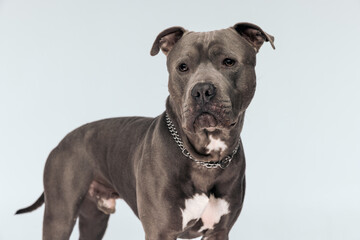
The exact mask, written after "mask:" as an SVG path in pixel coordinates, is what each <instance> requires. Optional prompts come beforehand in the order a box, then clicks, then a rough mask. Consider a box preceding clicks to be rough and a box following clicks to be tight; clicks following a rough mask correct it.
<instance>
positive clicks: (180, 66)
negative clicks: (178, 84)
mask: <svg viewBox="0 0 360 240" xmlns="http://www.w3.org/2000/svg"><path fill="white" fill-rule="evenodd" d="M178 69H179V71H180V72H187V71H189V67H188V65H186V64H185V63H181V64H180V65H179V66H178Z"/></svg>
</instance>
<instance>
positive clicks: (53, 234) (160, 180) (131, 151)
mask: <svg viewBox="0 0 360 240" xmlns="http://www.w3.org/2000/svg"><path fill="white" fill-rule="evenodd" d="M264 42H270V44H271V45H272V47H273V48H274V49H275V47H274V37H273V36H271V35H269V34H267V33H266V32H264V31H263V30H262V29H261V28H260V27H258V26H257V25H254V24H251V23H237V24H235V25H234V26H233V27H230V28H227V29H222V30H217V31H211V32H192V31H188V30H185V29H184V28H182V27H171V28H168V29H166V30H164V31H162V32H161V33H160V34H159V35H158V36H157V37H156V39H155V41H154V43H153V46H152V49H151V52H150V53H151V55H152V56H154V55H157V54H158V53H159V51H160V50H161V51H162V52H163V53H164V54H165V55H166V57H167V69H168V72H169V80H168V89H169V93H170V94H169V96H168V98H167V100H166V111H165V112H164V113H162V114H161V115H160V116H158V117H156V118H145V117H121V118H111V119H105V120H100V121H96V122H92V123H88V124H85V125H83V126H81V127H79V128H77V129H76V130H74V131H72V132H70V133H69V134H68V135H67V136H66V137H65V138H64V139H63V140H62V141H61V142H60V143H59V145H58V146H57V147H56V148H55V149H54V150H52V152H51V153H50V154H49V157H48V159H47V161H46V164H45V170H44V192H43V194H42V195H41V196H40V198H39V199H38V200H37V201H36V202H35V203H34V204H33V205H31V206H30V207H27V208H24V209H21V210H18V212H17V214H20V213H24V212H30V211H32V210H34V209H36V208H38V207H39V206H41V205H42V204H43V203H45V213H44V220H43V239H44V240H50V239H52V240H57V239H58V240H64V239H69V237H70V234H71V232H72V229H73V227H74V224H75V222H76V220H77V219H78V218H79V228H80V239H86V240H92V239H102V237H103V235H104V233H105V230H106V227H107V223H108V220H109V216H110V214H112V213H114V212H115V205H116V201H115V200H116V199H118V198H120V199H123V200H124V201H125V202H126V203H127V204H128V205H129V206H130V208H131V209H132V211H133V212H134V213H135V215H136V216H137V217H138V218H139V219H140V220H141V223H142V225H143V228H144V231H145V238H146V240H174V239H177V238H186V239H191V238H197V237H201V236H202V239H206V240H216V239H217V240H226V239H229V231H230V229H231V228H232V226H233V225H234V223H235V221H236V219H237V218H238V216H239V214H240V212H241V209H242V205H243V200H244V194H245V157H244V151H243V146H242V143H241V138H240V133H241V130H242V127H243V123H244V116H245V111H246V109H247V107H248V106H249V104H250V102H251V100H252V98H253V96H254V93H255V88H256V76H255V69H254V68H255V64H256V54H257V52H258V51H259V49H260V47H261V46H262V44H263V43H264Z"/></svg>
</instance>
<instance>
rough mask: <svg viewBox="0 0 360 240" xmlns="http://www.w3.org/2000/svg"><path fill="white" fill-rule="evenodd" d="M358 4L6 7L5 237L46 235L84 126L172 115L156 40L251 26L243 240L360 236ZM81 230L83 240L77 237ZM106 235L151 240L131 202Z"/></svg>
mask: <svg viewBox="0 0 360 240" xmlns="http://www.w3.org/2000/svg"><path fill="white" fill-rule="evenodd" d="M359 13H360V1H359V0H345V1H325V0H323V1H317V0H306V1H266V0H263V1H259V0H255V1H254V0H253V1H246V2H245V1H235V0H234V1H209V0H207V1H195V0H191V1H188V0H183V1H171V0H164V1H145V0H144V1H120V0H118V1H115V0H106V1H93V0H87V1H85V0H43V1H41V0H33V1H29V0H2V1H0V111H1V118H0V161H1V162H0V184H1V185H0V187H1V193H0V239H1V240H3V239H4V240H8V239H25V238H26V239H40V238H41V224H42V214H43V210H44V208H43V207H42V208H40V209H38V210H37V211H35V212H33V213H31V214H26V215H21V216H14V215H13V214H14V212H15V210H17V209H18V208H21V207H25V206H28V205H30V204H32V203H33V202H34V201H35V200H36V199H37V198H38V196H39V195H40V194H41V192H42V174H43V167H44V163H45V160H46V157H47V155H48V153H49V152H50V151H51V149H52V148H54V147H55V146H56V145H57V143H58V142H59V141H60V140H61V139H62V137H63V136H65V134H67V133H68V132H69V131H71V130H72V129H74V128H76V127H78V126H80V125H82V124H84V123H87V122H91V121H94V120H98V119H102V118H108V117H115V116H133V115H142V116H156V115H158V114H160V113H162V111H164V109H165V98H166V96H167V95H168V92H167V71H166V67H165V57H164V56H163V55H162V54H159V55H158V56H156V57H150V55H149V52H150V48H151V45H152V43H153V41H154V39H155V37H156V35H157V34H158V33H159V32H160V31H162V30H163V29H165V28H167V27H170V26H175V25H180V26H183V27H185V28H187V29H189V30H194V31H210V30H215V29H221V28H226V27H229V26H232V25H234V24H235V23H237V22H241V21H248V22H253V23H255V24H258V25H259V26H261V27H262V28H263V29H264V30H265V31H266V32H268V33H270V34H272V35H274V36H275V45H276V47H277V49H276V50H275V51H273V50H272V49H271V47H270V44H265V45H264V46H263V47H262V49H261V50H260V53H259V54H258V61H257V68H256V70H257V79H258V87H257V92H256V94H255V98H254V100H253V102H252V104H251V105H250V107H249V109H248V112H247V116H246V121H245V126H244V130H243V132H242V138H243V143H244V148H245V153H246V157H247V192H246V199H245V205H244V209H243V211H242V214H241V215H240V218H239V219H238V221H237V223H236V225H235V226H234V228H233V230H232V231H231V234H230V238H231V239H247V240H264V239H266V240H282V239H283V240H288V239H292V240H320V239H321V240H344V239H345V240H359V239H360V229H359V226H360V173H359V172H360V127H359V124H360V111H359V110H360V107H359V103H360V97H359V90H360V70H359V69H360V67H359V65H360V47H359V46H360V25H359V24H360V14H359ZM77 237H78V232H77V229H76V230H75V231H74V234H73V236H72V238H71V239H77ZM105 239H144V234H143V230H142V227H141V224H140V222H139V221H138V220H137V219H136V217H135V216H134V214H133V213H132V212H131V211H130V209H129V208H128V207H127V206H126V205H125V204H124V203H123V202H121V201H120V200H119V201H118V206H117V212H116V214H114V215H113V216H111V218H110V222H109V228H108V230H107V233H106V235H105Z"/></svg>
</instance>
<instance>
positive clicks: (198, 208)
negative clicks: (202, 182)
mask: <svg viewBox="0 0 360 240" xmlns="http://www.w3.org/2000/svg"><path fill="white" fill-rule="evenodd" d="M181 212H182V218H183V221H182V226H183V229H185V227H186V226H187V224H188V223H189V222H190V221H191V220H196V221H197V220H199V219H200V218H201V220H202V222H203V226H202V227H201V228H200V229H199V232H202V231H203V230H206V229H213V228H214V225H215V224H217V223H219V221H220V218H221V217H222V216H223V215H226V214H228V213H229V212H230V211H229V203H228V202H227V201H225V200H224V199H221V198H215V197H214V195H210V198H208V197H207V196H206V194H204V193H203V194H201V195H200V194H195V195H194V196H193V197H192V198H189V199H186V200H185V209H181Z"/></svg>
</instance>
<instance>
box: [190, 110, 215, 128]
mask: <svg viewBox="0 0 360 240" xmlns="http://www.w3.org/2000/svg"><path fill="white" fill-rule="evenodd" d="M193 125H194V130H195V132H198V131H201V130H207V131H209V132H213V131H215V130H216V129H217V128H218V127H219V122H218V120H217V119H216V118H215V116H214V115H212V114H210V113H201V114H200V115H199V116H197V117H196V118H195V121H194V123H193Z"/></svg>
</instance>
